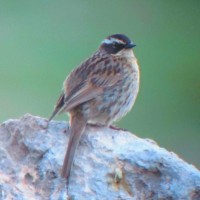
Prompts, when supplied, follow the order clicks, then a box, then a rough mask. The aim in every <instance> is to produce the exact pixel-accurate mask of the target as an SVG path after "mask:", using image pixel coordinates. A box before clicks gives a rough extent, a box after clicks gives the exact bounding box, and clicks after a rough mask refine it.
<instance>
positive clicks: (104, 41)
mask: <svg viewBox="0 0 200 200" xmlns="http://www.w3.org/2000/svg"><path fill="white" fill-rule="evenodd" d="M114 42H116V43H119V44H125V43H124V42H123V41H122V40H118V39H116V38H110V39H107V38H106V39H105V40H103V41H102V43H103V44H113V43H114Z"/></svg>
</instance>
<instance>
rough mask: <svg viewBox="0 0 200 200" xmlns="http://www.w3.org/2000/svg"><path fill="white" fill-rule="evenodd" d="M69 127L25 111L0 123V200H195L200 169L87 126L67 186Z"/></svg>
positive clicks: (148, 143)
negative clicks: (63, 175) (64, 169)
mask: <svg viewBox="0 0 200 200" xmlns="http://www.w3.org/2000/svg"><path fill="white" fill-rule="evenodd" d="M68 130H69V125H68V123H66V122H56V121H52V122H50V123H49V124H48V121H47V120H46V119H43V118H40V117H34V116H31V115H29V114H26V115H25V116H23V117H22V118H20V119H10V120H8V121H6V122H4V123H2V124H1V126H0V200H4V199H6V200H7V199H8V200H9V199H14V200H46V199H47V200H48V199H50V200H57V199H58V200H65V199H67V197H68V199H72V200H107V199H108V200H110V199H112V200H144V199H149V200H154V199H155V200H157V199H159V200H165V199H166V200H179V199H180V200H191V199H192V200H199V199H200V172H199V171H198V170H197V169H196V168H195V167H194V166H192V165H190V164H187V163H186V162H185V161H183V160H182V159H180V158H179V157H178V156H177V155H176V154H174V153H172V152H168V151H167V150H165V149H163V148H160V147H159V146H158V145H157V144H156V143H155V142H154V141H152V140H148V139H141V138H139V137H137V136H135V135H134V134H131V133H129V132H127V131H122V130H114V129H111V128H106V127H98V126H90V125H88V126H87V128H86V131H85V133H84V134H83V136H82V138H81V141H80V144H79V146H78V149H77V152H76V156H75V160H74V165H73V168H72V171H71V176H70V181H69V186H68V188H66V185H65V180H64V179H62V178H61V177H60V170H61V168H62V163H63V159H64V155H65V151H66V147H67V142H68V136H69V131H68Z"/></svg>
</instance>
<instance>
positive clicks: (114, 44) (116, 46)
mask: <svg viewBox="0 0 200 200" xmlns="http://www.w3.org/2000/svg"><path fill="white" fill-rule="evenodd" d="M134 46H135V45H134V44H133V43H132V42H131V40H130V39H129V38H128V37H127V36H125V35H123V34H114V35H110V36H108V37H107V38H106V39H104V40H103V41H102V44H101V47H100V48H101V49H103V50H105V51H106V52H107V53H109V54H116V53H117V52H119V51H120V50H122V49H131V48H133V47H134Z"/></svg>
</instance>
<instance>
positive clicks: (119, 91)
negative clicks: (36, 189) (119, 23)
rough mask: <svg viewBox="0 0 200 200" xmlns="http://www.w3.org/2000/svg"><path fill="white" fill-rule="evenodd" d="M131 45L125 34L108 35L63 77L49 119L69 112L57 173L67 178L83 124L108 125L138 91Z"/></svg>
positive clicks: (119, 115) (123, 110)
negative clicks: (65, 142)
mask: <svg viewBox="0 0 200 200" xmlns="http://www.w3.org/2000/svg"><path fill="white" fill-rule="evenodd" d="M134 46H135V45H134V44H133V43H132V42H131V41H130V39H129V38H128V37H126V36H125V35H122V34H115V35H111V36H109V37H107V38H106V39H105V40H103V42H102V44H101V46H100V47H99V49H98V50H97V52H96V53H95V54H94V55H93V56H91V57H90V58H89V59H87V60H86V61H85V62H83V63H82V64H81V65H80V66H79V67H78V68H76V69H75V70H74V71H72V72H71V73H70V75H69V76H68V77H67V78H66V80H65V81H64V86H63V92H62V94H61V96H60V98H59V99H58V101H57V104H56V106H55V110H54V112H53V114H52V116H51V117H50V120H51V119H52V118H53V117H54V116H55V115H56V114H57V113H62V112H69V114H70V126H71V129H70V139H69V143H68V147H67V152H66V155H65V159H64V164H63V168H62V173H61V175H62V176H63V177H65V178H66V179H67V180H68V178H69V175H70V170H71V166H72V163H73V158H74V154H75V151H76V148H77V146H78V143H79V140H80V137H81V135H82V133H83V132H84V130H85V127H86V124H87V123H93V124H100V125H104V126H109V125H111V124H112V123H113V122H114V121H117V120H119V119H120V118H122V117H123V116H124V115H126V113H127V112H129V111H130V110H131V108H132V106H133V104H134V102H135V99H136V97H137V94H138V91H139V66H138V64H137V59H136V57H135V56H134V54H133V51H132V48H133V47H134Z"/></svg>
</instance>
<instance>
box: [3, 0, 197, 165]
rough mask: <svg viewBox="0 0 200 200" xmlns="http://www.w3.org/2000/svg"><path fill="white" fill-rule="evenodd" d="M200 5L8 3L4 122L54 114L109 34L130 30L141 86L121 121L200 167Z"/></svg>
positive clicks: (148, 0)
mask: <svg viewBox="0 0 200 200" xmlns="http://www.w3.org/2000/svg"><path fill="white" fill-rule="evenodd" d="M199 9H200V1H197V0H192V1H186V0H182V1H180V0H179V1H170V0H165V1H160V0H141V1H136V0H132V1H128V0H127V1H120V0H115V1H114V0H112V1H105V0H102V1H91V0H86V1H81V0H77V1H65V0H57V1H53V0H40V1H38V0H29V1H26V0H18V1H10V0H6V1H5V0H4V1H3V0H1V1H0V44H1V47H0V91H1V98H0V112H1V115H0V121H1V122H2V121H4V120H6V119H9V118H18V117H20V116H22V115H23V114H25V113H27V112H29V113H32V114H34V115H40V116H43V117H48V116H50V114H51V112H52V110H53V105H54V104H55V102H56V100H57V97H58V96H59V93H60V90H61V87H62V83H63V81H64V79H65V77H66V76H67V74H69V72H70V71H71V70H72V69H73V68H74V67H75V66H77V65H78V64H79V63H80V62H82V61H83V60H84V59H86V58H87V57H88V56H90V55H91V54H92V53H93V52H94V51H95V50H96V49H97V47H98V45H99V44H100V42H101V40H102V39H104V38H105V37H106V36H108V35H110V34H113V33H125V34H126V35H128V36H129V37H130V38H131V39H132V40H133V41H134V43H136V44H137V47H136V48H135V49H134V51H135V54H136V55H137V57H138V60H139V63H140V66H141V87H140V93H139V97H138V99H137V101H136V104H135V106H134V108H133V110H132V111H131V112H130V113H129V114H128V115H127V116H126V117H125V118H124V119H123V120H121V121H120V122H119V123H118V125H119V126H120V127H124V128H126V129H128V130H130V131H131V132H134V133H136V134H137V135H138V136H140V137H144V138H146V137H148V138H151V139H154V140H156V141H157V142H158V143H159V144H160V145H161V146H163V147H165V148H167V149H168V150H170V151H174V152H176V153H177V154H179V155H180V156H181V157H182V158H184V159H186V160H187V161H188V162H190V163H193V164H195V165H196V166H197V167H200V157H199V151H200V56H199V53H200V20H199V19H200V12H199ZM57 119H60V120H66V115H62V116H60V117H57Z"/></svg>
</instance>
